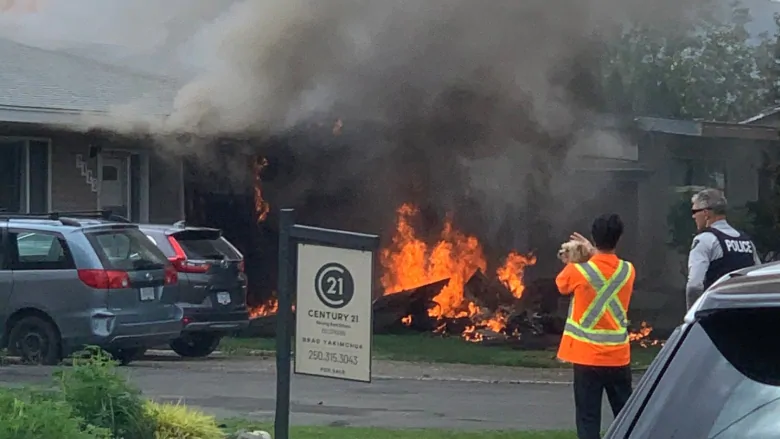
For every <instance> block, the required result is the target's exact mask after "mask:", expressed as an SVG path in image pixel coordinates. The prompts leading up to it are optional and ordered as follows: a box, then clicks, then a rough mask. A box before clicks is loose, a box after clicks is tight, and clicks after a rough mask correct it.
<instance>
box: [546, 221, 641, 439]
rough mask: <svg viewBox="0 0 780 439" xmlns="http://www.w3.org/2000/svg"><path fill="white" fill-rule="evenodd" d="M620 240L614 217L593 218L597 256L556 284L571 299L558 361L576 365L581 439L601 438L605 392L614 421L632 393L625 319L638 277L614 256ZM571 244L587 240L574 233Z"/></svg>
mask: <svg viewBox="0 0 780 439" xmlns="http://www.w3.org/2000/svg"><path fill="white" fill-rule="evenodd" d="M622 235H623V222H622V221H621V219H620V217H619V216H618V215H615V214H612V215H602V216H600V217H598V218H596V220H595V221H593V226H592V228H591V237H592V238H593V245H594V246H595V249H596V252H595V254H594V255H593V256H592V257H591V259H590V260H589V261H588V262H585V263H578V264H573V263H569V264H566V266H565V267H564V268H563V270H562V271H561V272H560V274H558V277H557V278H556V279H555V281H556V284H557V285H558V290H559V291H560V292H561V294H565V295H571V296H572V298H571V304H570V306H569V316H568V318H567V319H566V325H565V328H564V332H563V337H562V338H561V344H560V347H559V348H558V358H560V359H561V360H563V361H566V362H569V363H572V364H573V365H574V407H575V412H576V414H575V417H576V422H577V437H578V438H579V439H598V438H599V437H600V431H601V398H602V395H603V393H604V391H606V392H607V398H608V400H609V404H610V406H611V407H612V413H614V415H615V416H617V415H618V413H619V412H620V410H622V408H623V406H624V405H625V404H626V401H628V398H629V397H630V396H631V392H632V387H631V348H630V346H629V337H628V317H627V315H628V304H629V302H630V301H631V294H632V293H633V290H634V279H635V277H636V273H635V271H634V266H633V265H632V264H631V263H630V262H628V261H624V260H622V259H620V258H618V257H617V255H616V254H615V248H616V247H617V244H618V241H619V240H620V237H621V236H622ZM572 239H575V240H583V241H587V239H585V238H584V237H582V236H581V235H579V234H577V233H575V234H574V235H572Z"/></svg>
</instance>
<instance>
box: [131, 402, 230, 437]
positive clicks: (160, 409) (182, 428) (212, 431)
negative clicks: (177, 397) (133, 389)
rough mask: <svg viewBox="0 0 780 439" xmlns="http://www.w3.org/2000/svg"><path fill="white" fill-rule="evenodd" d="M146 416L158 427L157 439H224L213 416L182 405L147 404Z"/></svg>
mask: <svg viewBox="0 0 780 439" xmlns="http://www.w3.org/2000/svg"><path fill="white" fill-rule="evenodd" d="M146 414H147V416H148V417H149V418H151V419H154V421H155V424H156V426H157V431H156V432H155V438H156V439H223V438H224V437H225V434H224V433H223V432H222V430H221V429H220V428H219V426H217V422H216V420H215V419H214V417H213V416H209V415H207V414H205V413H202V412H200V411H198V410H193V409H190V408H187V407H186V406H184V405H180V404H158V403H156V402H153V401H147V402H146Z"/></svg>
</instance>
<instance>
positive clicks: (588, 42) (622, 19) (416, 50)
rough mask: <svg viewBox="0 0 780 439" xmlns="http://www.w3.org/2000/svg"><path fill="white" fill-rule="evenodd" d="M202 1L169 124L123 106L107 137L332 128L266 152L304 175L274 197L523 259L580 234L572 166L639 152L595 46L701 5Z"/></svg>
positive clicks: (604, 0)
mask: <svg viewBox="0 0 780 439" xmlns="http://www.w3.org/2000/svg"><path fill="white" fill-rule="evenodd" d="M69 1H75V0H69ZM104 1H105V0H104ZM168 1H170V0H168ZM208 1H211V2H212V3H211V5H213V7H211V8H210V9H209V10H208V11H207V12H208V13H206V12H204V11H206V9H203V8H206V6H204V5H205V4H206V3H204V2H200V1H197V2H192V4H193V6H192V7H191V8H183V9H182V11H188V14H189V15H187V14H183V15H181V16H180V17H179V18H180V19H181V20H192V19H193V18H194V16H198V15H200V16H201V17H206V16H209V17H210V16H213V15H216V14H215V10H216V9H218V7H217V6H214V5H217V4H219V6H220V7H222V6H226V5H229V7H226V8H225V9H224V10H223V11H222V13H221V14H219V16H218V18H217V19H216V20H213V21H212V22H210V24H208V25H206V26H203V27H200V28H198V27H197V26H196V27H195V28H193V27H192V26H184V25H181V24H179V27H180V28H181V29H184V30H186V32H185V31H182V32H183V34H186V35H187V40H188V44H187V45H186V47H187V48H188V50H187V51H186V52H184V53H186V54H189V56H190V57H194V58H197V59H196V61H195V62H191V63H190V65H195V66H198V67H200V71H199V72H198V74H197V75H195V76H194V79H192V80H188V81H186V84H185V85H184V86H183V87H182V88H181V90H179V92H178V94H177V95H176V98H175V101H174V103H173V111H172V113H171V115H170V116H169V117H168V118H166V119H164V120H149V119H148V118H147V119H146V120H145V121H144V123H143V124H139V121H142V120H143V119H144V118H141V117H140V115H138V114H135V113H134V112H133V107H132V105H130V106H128V107H127V108H125V109H124V111H123V112H122V113H117V114H116V115H115V118H114V120H112V121H109V122H108V123H106V126H107V127H109V128H113V129H116V130H121V131H137V132H139V133H142V134H150V133H151V134H161V135H164V134H171V133H180V132H185V133H193V134H197V135H199V136H201V137H207V138H208V137H216V136H231V135H242V136H243V135H247V134H252V135H258V136H266V135H270V136H281V135H283V134H284V133H289V132H290V130H293V129H294V128H295V127H297V126H299V125H300V124H302V123H305V122H309V121H311V120H313V119H314V120H320V121H322V120H325V121H328V122H329V123H333V122H334V121H335V120H336V118H339V119H340V120H341V121H343V129H342V132H343V133H344V134H343V136H342V137H341V138H336V139H329V140H327V141H322V142H313V141H312V140H311V139H310V138H306V141H304V140H303V138H302V137H292V138H288V139H287V140H285V141H282V142H280V143H279V146H277V147H276V149H277V151H275V152H274V151H272V152H271V154H272V155H273V154H279V155H281V156H284V157H286V160H287V163H288V164H289V163H295V169H294V170H290V171H289V172H287V173H286V174H285V172H282V171H279V177H278V179H277V180H276V181H274V182H273V185H274V188H275V194H276V196H275V197H274V198H275V200H272V201H275V202H276V203H277V205H278V204H286V205H290V206H296V207H302V208H303V209H304V210H307V209H308V211H309V212H310V213H311V214H312V216H316V217H318V218H320V220H321V221H323V222H326V223H331V225H339V224H338V223H341V225H342V226H343V225H344V222H347V224H348V225H351V226H354V227H365V228H369V229H375V228H382V229H384V228H385V227H386V226H388V224H386V221H387V220H388V219H390V220H391V219H392V218H393V213H392V212H393V210H394V209H395V208H396V207H397V205H398V204H399V203H401V202H404V201H412V202H416V203H418V204H420V205H422V206H423V207H425V208H430V210H431V211H432V212H433V213H432V214H431V215H433V216H434V217H438V218H439V219H440V217H441V215H443V214H444V212H456V216H457V217H458V218H457V220H458V221H459V222H460V223H461V224H462V225H463V227H465V228H466V229H469V231H472V232H474V233H477V234H478V236H480V237H481V238H484V240H485V241H488V244H491V243H492V244H494V245H496V246H518V247H520V248H523V247H535V246H537V245H541V243H535V242H534V239H533V237H529V236H528V235H529V234H530V233H527V231H528V230H535V231H534V232H533V234H535V235H537V236H546V235H549V234H551V233H553V234H554V233H559V232H556V231H555V228H556V227H564V226H565V227H568V226H569V224H568V223H569V222H570V221H568V219H567V218H568V216H570V214H572V213H573V212H574V211H576V210H577V209H578V206H579V205H580V203H579V201H578V200H576V199H575V200H572V199H571V197H572V195H571V194H572V193H573V189H574V187H579V188H582V187H583V186H585V187H589V186H587V184H584V183H583V182H581V181H575V182H572V181H571V180H570V179H571V178H572V177H571V176H570V175H569V174H568V169H569V167H568V166H566V165H567V164H570V162H571V161H572V160H573V159H572V158H573V157H575V156H578V155H580V154H586V153H587V154H600V153H602V154H603V153H607V154H614V153H615V152H617V153H622V152H623V151H624V147H625V146H628V145H629V144H630V142H629V141H628V140H626V139H625V138H623V136H621V135H619V134H617V133H616V132H615V131H610V130H603V129H601V128H600V126H601V121H602V118H601V117H600V116H598V110H599V109H601V108H602V107H603V104H604V102H605V101H608V100H609V99H610V97H609V96H604V95H603V93H601V92H600V76H599V71H598V69H599V67H598V66H599V63H598V57H599V55H600V51H601V49H602V46H601V44H602V43H604V42H608V41H609V40H610V39H612V38H615V37H616V36H617V35H618V33H619V31H620V26H621V25H622V24H623V23H626V22H627V21H628V20H630V19H633V18H637V17H641V18H642V19H643V20H645V21H648V22H652V21H658V22H664V23H665V25H667V26H669V24H670V23H672V22H673V21H674V20H681V19H682V18H681V17H684V16H685V15H686V14H685V12H686V11H688V9H689V8H690V7H691V6H693V5H692V1H694V0H689V1H682V0H659V1H654V2H647V1H641V0H576V1H575V0H522V1H520V0H490V1H475V0H446V1H442V0H262V1H259V0H247V1H240V2H230V1H223V2H218V1H215V0H207V2H208ZM162 3H165V2H157V4H162ZM133 4H134V5H135V2H133ZM134 7H136V6H134ZM152 9H154V8H152ZM201 12H203V13H202V14H201ZM172 20H174V21H175V19H173V18H172ZM123 29H127V28H126V27H123ZM193 29H195V30H193ZM177 41H178V43H180V42H181V38H179V40H177ZM171 53H173V52H171ZM176 53H178V54H181V53H182V52H181V51H179V52H176ZM144 131H147V132H144ZM326 137H327V136H326ZM161 144H169V143H168V142H165V143H161ZM324 145H329V146H324ZM575 153H576V154H575ZM281 160H282V159H280V161H281ZM283 168H284V167H283ZM285 169H287V168H285ZM599 184H603V182H602V183H599ZM596 189H598V188H596V187H591V190H596ZM577 196H583V197H592V196H593V195H592V193H591V194H588V195H577ZM436 222H437V221H433V223H436ZM520 222H523V223H520ZM380 223H381V224H380ZM438 223H439V224H440V221H438ZM513 224H514V225H513ZM550 224H552V225H551V226H550ZM550 227H552V228H553V229H550ZM540 229H541V232H540V233H538V232H539V230H540ZM557 238H560V236H557V237H556V239H557Z"/></svg>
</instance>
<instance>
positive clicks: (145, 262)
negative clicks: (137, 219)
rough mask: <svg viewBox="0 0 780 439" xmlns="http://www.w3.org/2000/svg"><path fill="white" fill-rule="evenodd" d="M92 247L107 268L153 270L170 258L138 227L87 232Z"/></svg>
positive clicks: (162, 265)
mask: <svg viewBox="0 0 780 439" xmlns="http://www.w3.org/2000/svg"><path fill="white" fill-rule="evenodd" d="M87 238H88V239H89V241H90V243H91V244H92V247H93V248H94V249H95V252H97V255H98V257H99V258H100V261H101V262H102V263H103V267H104V268H105V269H107V270H126V271H134V270H152V269H158V268H163V267H165V265H166V264H167V263H168V259H167V258H166V257H165V255H164V254H163V253H162V251H160V249H158V248H157V247H156V246H155V245H154V244H153V243H152V242H151V241H150V240H149V238H147V237H146V235H144V234H143V233H141V232H140V231H139V230H138V229H114V230H106V231H100V232H92V233H87Z"/></svg>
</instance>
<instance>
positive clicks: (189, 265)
mask: <svg viewBox="0 0 780 439" xmlns="http://www.w3.org/2000/svg"><path fill="white" fill-rule="evenodd" d="M168 243H170V244H171V247H173V251H174V253H176V256H171V257H170V258H168V260H170V261H171V264H173V266H174V267H175V268H176V271H179V272H182V273H206V272H207V271H209V269H210V268H211V264H209V263H208V262H202V261H193V260H190V259H187V255H186V254H185V253H184V249H182V248H181V245H179V242H178V241H176V238H174V237H173V236H169V237H168Z"/></svg>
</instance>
